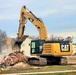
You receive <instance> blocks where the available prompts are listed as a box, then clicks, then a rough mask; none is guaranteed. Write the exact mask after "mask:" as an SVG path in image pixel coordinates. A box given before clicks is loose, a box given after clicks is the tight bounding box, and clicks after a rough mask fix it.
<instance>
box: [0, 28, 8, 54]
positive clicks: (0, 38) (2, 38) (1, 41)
mask: <svg viewBox="0 0 76 75" xmlns="http://www.w3.org/2000/svg"><path fill="white" fill-rule="evenodd" d="M6 39H7V34H6V32H5V31H3V30H1V29H0V53H1V52H2V47H3V46H4V45H5V44H6Z"/></svg>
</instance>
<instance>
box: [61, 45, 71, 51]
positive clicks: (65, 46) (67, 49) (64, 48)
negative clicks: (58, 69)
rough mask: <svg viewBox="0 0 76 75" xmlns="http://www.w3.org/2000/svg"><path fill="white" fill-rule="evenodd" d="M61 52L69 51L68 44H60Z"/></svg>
mask: <svg viewBox="0 0 76 75" xmlns="http://www.w3.org/2000/svg"><path fill="white" fill-rule="evenodd" d="M60 46H61V52H69V51H70V46H69V44H67V45H65V44H61V45H60Z"/></svg>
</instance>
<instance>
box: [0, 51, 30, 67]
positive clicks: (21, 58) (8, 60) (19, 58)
mask: <svg viewBox="0 0 76 75" xmlns="http://www.w3.org/2000/svg"><path fill="white" fill-rule="evenodd" d="M28 58H29V57H28V56H25V55H24V53H23V51H16V52H14V53H10V54H8V55H7V56H4V58H3V60H2V61H1V64H0V66H1V67H4V66H5V67H7V66H13V65H15V64H17V63H19V62H23V63H25V64H26V63H27V61H28Z"/></svg>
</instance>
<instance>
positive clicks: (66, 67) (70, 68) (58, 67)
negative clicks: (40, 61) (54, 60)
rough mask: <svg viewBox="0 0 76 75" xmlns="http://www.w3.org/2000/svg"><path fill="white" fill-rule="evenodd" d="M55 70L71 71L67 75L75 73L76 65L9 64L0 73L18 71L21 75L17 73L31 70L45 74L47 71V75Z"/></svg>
mask: <svg viewBox="0 0 76 75" xmlns="http://www.w3.org/2000/svg"><path fill="white" fill-rule="evenodd" d="M73 70H75V72H73ZM57 71H62V72H63V71H64V72H66V71H69V73H70V72H72V73H70V74H69V75H76V65H50V66H39V67H38V66H29V65H27V64H26V66H25V67H24V66H23V67H20V66H18V67H17V66H15V67H10V66H9V67H8V68H2V69H1V71H0V74H10V73H11V74H13V73H18V75H22V74H19V73H24V74H23V75H25V73H31V72H35V73H36V72H37V73H38V72H43V74H44V73H45V74H46V72H47V75H49V74H48V73H50V72H57ZM59 73H60V72H59ZM39 75H40V74H39ZM41 75H42V74H41ZM53 75H55V74H53ZM56 75H57V73H56ZM58 75H68V73H60V74H58Z"/></svg>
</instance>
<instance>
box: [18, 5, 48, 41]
mask: <svg viewBox="0 0 76 75" xmlns="http://www.w3.org/2000/svg"><path fill="white" fill-rule="evenodd" d="M27 19H28V20H29V21H30V22H31V23H32V24H33V25H34V26H35V27H36V28H37V30H38V31H39V36H40V39H41V40H48V37H47V31H46V28H45V25H44V23H43V22H42V21H41V20H40V19H39V18H37V17H36V16H35V15H34V14H33V13H32V12H31V11H27V9H26V7H25V6H23V7H22V9H21V12H20V24H19V30H18V38H21V37H22V36H23V34H24V28H25V22H26V20H27Z"/></svg>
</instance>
